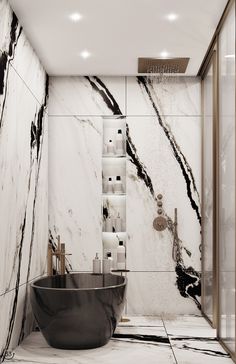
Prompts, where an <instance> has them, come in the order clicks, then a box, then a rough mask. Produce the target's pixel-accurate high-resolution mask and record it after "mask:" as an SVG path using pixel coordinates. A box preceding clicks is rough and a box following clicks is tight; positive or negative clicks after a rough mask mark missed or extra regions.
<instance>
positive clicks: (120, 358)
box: [8, 332, 176, 364]
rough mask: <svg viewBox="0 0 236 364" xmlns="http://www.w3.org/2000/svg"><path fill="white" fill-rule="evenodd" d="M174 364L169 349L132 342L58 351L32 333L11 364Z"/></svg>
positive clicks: (18, 349) (114, 340)
mask: <svg viewBox="0 0 236 364" xmlns="http://www.w3.org/2000/svg"><path fill="white" fill-rule="evenodd" d="M157 356H158V360H159V363H161V364H174V363H176V362H175V359H174V356H173V353H172V350H171V347H170V345H156V344H154V345H153V344H150V343H142V342H141V343H140V342H132V343H131V342H130V341H124V340H120V341H118V340H116V339H112V340H110V341H109V343H108V344H107V345H105V346H103V347H101V348H97V349H90V350H59V349H54V348H51V347H49V346H48V345H47V343H46V341H45V340H44V338H43V336H42V335H41V333H39V332H33V333H32V334H31V335H30V336H29V337H28V338H27V339H26V340H24V342H23V343H22V344H21V345H20V346H19V347H18V348H17V349H16V352H15V356H14V359H13V360H12V361H8V363H22V364H23V363H25V364H26V363H34V364H44V363H45V364H46V363H47V364H65V363H66V364H77V363H78V364H89V363H96V364H111V363H112V364H120V363H121V362H122V363H126V364H137V363H149V364H156V363H157Z"/></svg>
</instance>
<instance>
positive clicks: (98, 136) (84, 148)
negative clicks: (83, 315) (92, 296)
mask: <svg viewBox="0 0 236 364" xmlns="http://www.w3.org/2000/svg"><path fill="white" fill-rule="evenodd" d="M109 115H125V116H126V122H127V172H126V176H127V204H126V215H127V242H126V244H127V268H128V269H130V273H128V285H129V286H128V305H127V307H128V313H129V314H146V315H154V314H170V315H171V314H187V313H188V314H197V313H199V308H200V295H201V285H200V274H201V273H200V266H201V264H200V249H201V246H200V241H201V238H200V230H201V212H200V211H201V209H200V189H201V188H200V187H201V186H200V180H201V140H200V139H201V137H200V135H201V117H200V81H199V79H197V78H194V77H175V78H174V79H167V80H164V82H161V83H160V82H158V80H157V79H152V80H149V79H148V78H146V77H137V78H136V77H51V78H50V102H49V146H50V147H49V233H50V239H51V242H52V244H56V236H57V235H58V234H60V235H61V238H62V240H64V242H65V243H66V246H67V251H68V252H70V253H72V256H70V257H68V259H67V269H68V271H91V269H92V259H93V257H94V255H95V252H97V251H98V252H101V251H102V213H101V204H102V198H101V195H102V166H101V163H102V162H101V161H102V140H103V137H102V117H103V116H109ZM159 193H161V194H162V195H163V203H164V211H165V216H166V218H167V219H168V228H167V229H166V230H165V231H163V232H157V231H156V230H154V229H153V219H154V218H155V217H156V216H157V199H156V196H157V194H159ZM174 208H177V211H178V236H175V240H174V225H173V219H174ZM174 241H175V243H174Z"/></svg>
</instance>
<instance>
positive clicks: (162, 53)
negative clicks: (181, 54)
mask: <svg viewBox="0 0 236 364" xmlns="http://www.w3.org/2000/svg"><path fill="white" fill-rule="evenodd" d="M169 55H170V53H169V52H167V51H162V52H161V53H160V56H161V58H167V57H169Z"/></svg>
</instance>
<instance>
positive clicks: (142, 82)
mask: <svg viewBox="0 0 236 364" xmlns="http://www.w3.org/2000/svg"><path fill="white" fill-rule="evenodd" d="M137 79H138V83H139V84H140V85H141V86H143V88H144V89H145V91H146V93H147V95H148V97H149V99H150V101H151V104H152V106H153V108H154V110H155V112H156V115H157V118H158V122H159V125H160V126H161V127H162V129H163V131H164V133H165V135H166V137H167V138H168V140H169V143H170V145H171V148H172V151H173V153H174V156H175V158H176V160H177V162H178V164H179V166H180V169H181V171H182V174H183V176H184V179H185V183H186V187H187V195H188V198H189V200H190V203H191V206H192V208H193V210H194V211H195V212H196V215H197V219H198V221H199V223H200V224H201V214H200V208H199V206H198V205H197V203H196V202H195V200H194V198H193V196H192V191H191V183H192V182H191V179H190V177H189V174H188V172H189V168H188V166H187V167H186V169H187V170H186V169H185V165H184V163H183V161H182V159H181V157H180V155H179V153H178V149H177V147H176V143H175V141H174V139H173V136H172V135H171V133H170V131H169V130H168V128H167V127H166V126H165V125H164V123H163V121H162V119H161V116H160V113H159V111H158V109H157V106H156V104H155V102H154V100H153V98H152V95H151V92H150V90H149V88H148V86H147V82H146V78H145V77H143V76H139V77H137ZM194 188H195V183H194Z"/></svg>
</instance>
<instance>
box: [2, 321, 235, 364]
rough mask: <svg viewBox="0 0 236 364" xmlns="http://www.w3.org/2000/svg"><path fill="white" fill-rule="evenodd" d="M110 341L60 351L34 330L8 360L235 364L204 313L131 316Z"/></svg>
mask: <svg viewBox="0 0 236 364" xmlns="http://www.w3.org/2000/svg"><path fill="white" fill-rule="evenodd" d="M129 318H130V321H129V322H127V323H121V324H120V325H119V326H118V327H117V329H116V332H115V334H114V337H113V338H112V339H111V340H110V342H109V343H108V344H107V345H105V346H103V347H101V348H98V349H90V350H81V351H80V350H58V349H53V348H51V347H49V346H48V345H47V343H46V341H45V340H44V338H43V336H42V335H41V333H40V332H33V333H31V335H30V336H28V337H27V338H26V339H25V340H24V341H23V342H22V344H21V345H20V346H19V347H18V348H17V349H16V350H15V353H14V357H13V359H10V360H7V361H6V362H7V363H22V364H23V363H28V364H29V363H32V364H44V363H49V364H90V363H96V364H111V363H112V364H118V363H119V364H120V363H123V364H139V363H140V364H154V363H155V364H199V363H204V364H211V363H212V364H213V363H214V364H233V361H232V360H231V359H230V358H229V356H228V354H227V353H226V352H225V351H224V350H223V348H222V347H221V345H220V344H219V343H218V342H217V340H216V333H215V330H213V329H212V328H211V327H210V326H209V325H208V323H207V322H206V321H205V319H203V318H202V317H200V316H179V317H175V318H172V319H171V318H168V319H166V318H159V317H153V316H144V317H129Z"/></svg>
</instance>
